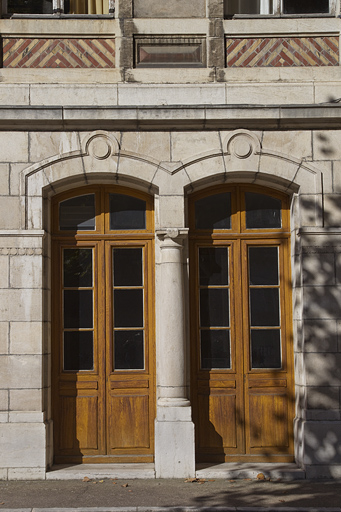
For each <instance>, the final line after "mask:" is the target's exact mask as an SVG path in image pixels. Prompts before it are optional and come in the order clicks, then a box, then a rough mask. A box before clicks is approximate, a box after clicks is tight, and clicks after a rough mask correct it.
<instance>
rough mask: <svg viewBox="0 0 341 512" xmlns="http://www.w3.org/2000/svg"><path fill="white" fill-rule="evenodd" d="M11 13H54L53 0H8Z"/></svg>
mask: <svg viewBox="0 0 341 512" xmlns="http://www.w3.org/2000/svg"><path fill="white" fill-rule="evenodd" d="M8 13H9V14H13V13H16V14H52V0H30V1H28V0H8Z"/></svg>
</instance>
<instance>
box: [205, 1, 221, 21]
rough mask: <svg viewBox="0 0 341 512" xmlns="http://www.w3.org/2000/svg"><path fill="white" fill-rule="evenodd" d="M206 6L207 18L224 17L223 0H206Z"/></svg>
mask: <svg viewBox="0 0 341 512" xmlns="http://www.w3.org/2000/svg"><path fill="white" fill-rule="evenodd" d="M207 7H208V17H209V18H223V17H224V0H208V3H207Z"/></svg>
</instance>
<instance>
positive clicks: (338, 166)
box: [333, 160, 341, 194]
mask: <svg viewBox="0 0 341 512" xmlns="http://www.w3.org/2000/svg"><path fill="white" fill-rule="evenodd" d="M333 192H335V193H336V194H340V193H341V161H339V160H336V161H335V162H333Z"/></svg>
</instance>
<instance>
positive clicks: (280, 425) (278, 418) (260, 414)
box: [248, 391, 290, 453]
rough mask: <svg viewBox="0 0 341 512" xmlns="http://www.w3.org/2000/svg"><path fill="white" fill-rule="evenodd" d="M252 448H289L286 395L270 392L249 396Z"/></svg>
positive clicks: (278, 450) (279, 450)
mask: <svg viewBox="0 0 341 512" xmlns="http://www.w3.org/2000/svg"><path fill="white" fill-rule="evenodd" d="M248 402H249V431H250V448H251V449H253V448H256V449H259V450H261V449H264V448H265V449H269V450H271V451H273V450H275V452H276V453H279V452H281V451H283V450H286V449H287V448H288V446H289V444H290V443H289V432H288V397H287V394H286V393H281V392H275V391H274V392H272V393H271V392H269V393H267V394H258V393H257V394H253V393H252V394H250V395H249V400H248Z"/></svg>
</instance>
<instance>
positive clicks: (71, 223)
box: [59, 194, 96, 231]
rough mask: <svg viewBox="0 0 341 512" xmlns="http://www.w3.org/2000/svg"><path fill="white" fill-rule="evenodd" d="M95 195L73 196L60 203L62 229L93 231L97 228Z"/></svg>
mask: <svg viewBox="0 0 341 512" xmlns="http://www.w3.org/2000/svg"><path fill="white" fill-rule="evenodd" d="M95 217H96V213H95V195H94V194H88V195H85V196H77V197H72V198H71V199H66V201H62V202H61V203H60V204H59V229H60V230H61V231H77V230H79V231H93V230H94V229H95V227H96V226H95Z"/></svg>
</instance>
